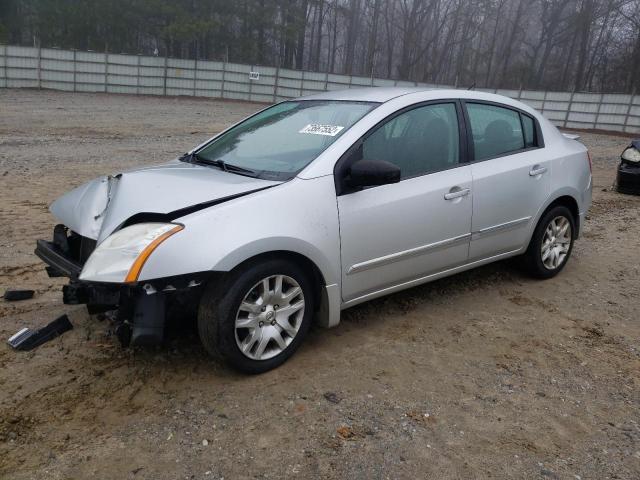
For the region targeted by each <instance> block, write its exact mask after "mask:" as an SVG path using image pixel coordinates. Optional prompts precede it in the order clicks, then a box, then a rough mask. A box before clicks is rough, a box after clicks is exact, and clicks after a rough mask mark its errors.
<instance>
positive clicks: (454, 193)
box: [444, 187, 471, 200]
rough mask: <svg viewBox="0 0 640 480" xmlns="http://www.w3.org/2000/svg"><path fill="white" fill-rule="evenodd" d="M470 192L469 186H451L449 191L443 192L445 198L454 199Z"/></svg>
mask: <svg viewBox="0 0 640 480" xmlns="http://www.w3.org/2000/svg"><path fill="white" fill-rule="evenodd" d="M470 193H471V189H470V188H459V187H453V188H452V189H451V191H449V193H445V194H444V199H445V200H455V199H456V198H460V197H466V196H467V195H469V194H470Z"/></svg>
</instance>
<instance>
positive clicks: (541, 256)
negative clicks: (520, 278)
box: [523, 205, 576, 279]
mask: <svg viewBox="0 0 640 480" xmlns="http://www.w3.org/2000/svg"><path fill="white" fill-rule="evenodd" d="M575 235H576V223H575V219H574V217H573V214H572V213H571V210H569V209H568V208H567V207H565V206H562V205H558V206H555V207H553V208H551V209H550V210H549V211H547V212H546V213H545V214H544V215H543V216H542V218H541V219H540V221H539V222H538V225H537V226H536V229H535V231H534V232H533V237H532V238H531V242H530V243H529V247H528V248H527V251H526V253H525V254H524V256H523V260H524V266H525V268H526V270H527V271H528V273H529V274H531V275H532V276H533V277H535V278H540V279H547V278H552V277H555V276H556V275H557V274H558V273H560V272H561V271H562V269H563V268H564V267H565V265H566V264H567V262H568V261H569V257H570V256H571V252H572V250H573V242H574V240H575Z"/></svg>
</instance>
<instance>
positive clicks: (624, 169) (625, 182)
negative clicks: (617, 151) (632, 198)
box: [616, 162, 640, 195]
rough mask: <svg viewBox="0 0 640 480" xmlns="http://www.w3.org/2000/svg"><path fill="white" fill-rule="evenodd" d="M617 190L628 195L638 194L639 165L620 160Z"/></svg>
mask: <svg viewBox="0 0 640 480" xmlns="http://www.w3.org/2000/svg"><path fill="white" fill-rule="evenodd" d="M616 184H617V190H618V192H620V193H626V194H629V195H640V165H631V164H629V163H626V162H622V163H621V164H620V166H619V167H618V179H617V182H616Z"/></svg>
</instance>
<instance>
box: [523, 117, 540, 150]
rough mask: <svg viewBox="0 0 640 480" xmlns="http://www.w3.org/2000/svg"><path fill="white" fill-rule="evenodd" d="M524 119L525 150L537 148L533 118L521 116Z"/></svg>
mask: <svg viewBox="0 0 640 480" xmlns="http://www.w3.org/2000/svg"><path fill="white" fill-rule="evenodd" d="M520 117H522V129H523V130H524V146H525V148H531V147H537V146H538V144H537V142H536V127H535V123H534V122H533V118H531V117H529V116H527V115H523V114H520Z"/></svg>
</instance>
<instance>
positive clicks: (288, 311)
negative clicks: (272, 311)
mask: <svg viewBox="0 0 640 480" xmlns="http://www.w3.org/2000/svg"><path fill="white" fill-rule="evenodd" d="M303 308H304V300H298V301H297V302H296V303H292V304H291V305H287V306H286V307H283V308H281V309H280V310H278V315H283V316H284V317H285V318H289V317H290V316H291V315H293V314H294V313H295V312H297V311H299V310H301V309H303Z"/></svg>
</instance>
